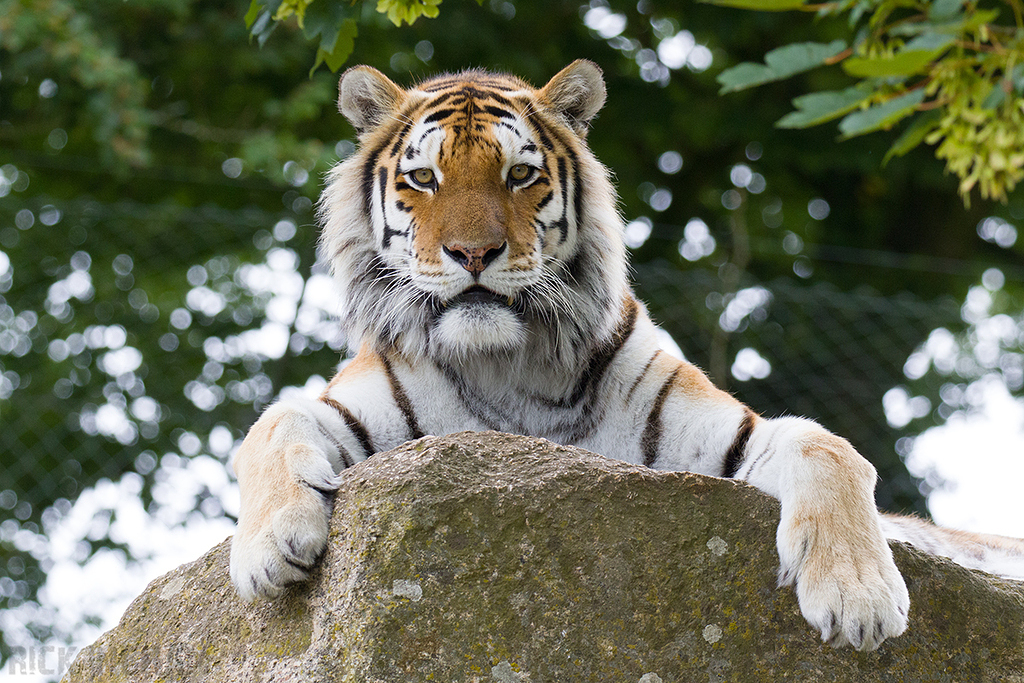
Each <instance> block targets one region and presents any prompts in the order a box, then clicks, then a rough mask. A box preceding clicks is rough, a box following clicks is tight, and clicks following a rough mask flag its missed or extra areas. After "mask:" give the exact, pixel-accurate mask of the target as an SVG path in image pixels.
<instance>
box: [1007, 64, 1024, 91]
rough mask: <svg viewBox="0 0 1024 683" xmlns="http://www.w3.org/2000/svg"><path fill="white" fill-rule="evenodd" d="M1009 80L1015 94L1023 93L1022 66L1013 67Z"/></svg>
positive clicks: (1023, 78)
mask: <svg viewBox="0 0 1024 683" xmlns="http://www.w3.org/2000/svg"><path fill="white" fill-rule="evenodd" d="M1010 80H1011V81H1012V82H1013V87H1014V89H1015V90H1016V91H1017V92H1019V93H1024V64H1018V65H1017V66H1015V67H1013V73H1011V74H1010Z"/></svg>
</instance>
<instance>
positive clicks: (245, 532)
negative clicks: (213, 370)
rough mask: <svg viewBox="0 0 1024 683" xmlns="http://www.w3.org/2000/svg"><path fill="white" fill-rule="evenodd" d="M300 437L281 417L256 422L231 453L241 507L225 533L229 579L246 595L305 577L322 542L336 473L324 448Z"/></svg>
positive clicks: (274, 592)
mask: <svg viewBox="0 0 1024 683" xmlns="http://www.w3.org/2000/svg"><path fill="white" fill-rule="evenodd" d="M289 417H290V416H285V417H284V418H283V420H289ZM261 422H262V420H261ZM271 422H273V421H271ZM293 426H294V425H293ZM300 437H301V434H297V433H296V430H294V429H283V428H282V426H281V425H280V421H278V423H274V424H270V425H266V424H263V425H261V424H260V423H259V422H258V423H257V424H256V425H255V426H254V427H253V429H252V431H251V432H250V433H249V435H248V436H247V437H246V440H245V442H244V443H243V444H242V446H241V448H239V451H238V454H237V455H236V456H235V470H236V473H237V474H238V481H239V485H240V489H241V495H242V510H241V514H240V515H239V519H238V530H237V531H236V533H235V536H234V538H232V540H231V561H230V564H231V581H232V582H233V583H234V584H235V588H236V590H237V591H238V594H239V595H240V596H241V597H242V598H243V599H245V600H252V599H254V598H256V597H261V598H274V597H277V596H278V595H279V594H280V593H281V591H282V590H283V589H284V587H285V586H287V585H288V584H291V583H295V582H298V581H302V580H304V579H305V578H307V577H308V576H309V571H310V569H311V568H312V567H313V565H314V564H315V563H316V560H317V558H319V557H320V555H321V553H323V551H324V548H325V547H326V545H327V533H328V525H329V523H330V516H331V508H332V499H333V493H334V491H335V490H336V489H337V488H338V485H339V484H340V477H339V476H338V475H335V474H334V471H333V469H332V467H331V464H330V462H329V460H328V458H327V456H326V454H325V453H324V452H323V450H322V449H321V448H320V447H319V446H318V445H310V444H308V443H302V442H301V439H300ZM281 438H283V439H284V442H285V443H287V442H288V441H290V440H292V439H294V440H296V441H299V443H295V442H292V443H291V445H283V444H282V443H281V442H280V441H279V439H281ZM314 441H315V440H314Z"/></svg>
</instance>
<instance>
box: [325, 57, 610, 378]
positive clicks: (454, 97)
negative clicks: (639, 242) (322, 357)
mask: <svg viewBox="0 0 1024 683" xmlns="http://www.w3.org/2000/svg"><path fill="white" fill-rule="evenodd" d="M340 91H341V94H340V98H339V108H340V110H341V111H342V113H343V114H344V115H345V116H346V117H348V119H349V120H350V121H351V122H352V124H353V125H354V126H355V128H356V129H357V131H358V132H359V135H360V143H361V144H360V149H359V151H358V152H357V153H356V154H355V155H353V157H351V158H350V159H348V160H346V161H345V162H343V163H342V164H340V165H339V166H337V167H336V169H335V170H334V171H333V172H332V174H331V177H330V179H329V184H328V188H327V190H326V192H325V194H324V199H323V203H322V205H321V213H322V216H323V217H324V223H325V230H324V246H325V248H326V249H327V251H328V253H327V256H328V258H330V260H331V263H332V268H333V271H334V273H335V276H336V278H337V280H338V281H339V283H340V284H341V289H342V293H343V309H344V310H343V319H344V321H345V324H346V327H347V331H348V334H349V337H350V343H351V341H353V338H354V339H355V340H358V341H361V342H369V343H371V344H374V345H375V346H377V347H381V348H382V349H383V348H387V347H392V348H397V349H398V350H400V351H402V352H403V353H405V354H407V355H411V356H413V357H418V356H420V355H422V354H427V355H430V356H433V357H435V358H439V359H443V358H451V357H459V358H465V357H466V356H473V355H479V354H494V353H498V352H500V353H503V354H505V355H506V356H507V355H508V353H510V352H513V351H516V350H525V349H527V348H531V347H536V346H537V345H538V344H539V345H541V346H542V347H543V349H541V350H542V351H543V352H545V353H548V354H551V353H554V354H556V355H560V354H561V353H562V352H563V351H568V350H570V348H571V347H572V346H573V345H574V344H577V343H578V342H579V341H580V340H582V339H586V338H590V339H593V338H594V337H595V336H597V335H599V334H600V332H601V331H602V330H601V329H595V326H596V327H597V328H600V327H601V326H602V325H605V324H608V323H607V321H608V320H610V318H611V317H614V313H615V311H616V310H617V308H618V306H619V305H620V303H621V299H622V296H624V295H625V291H626V287H627V285H626V279H625V254H624V249H623V247H622V240H621V221H620V219H619V217H618V215H617V214H616V212H615V208H614V205H613V200H612V201H609V199H608V198H609V197H613V193H612V192H611V191H610V187H609V183H608V179H607V172H606V171H605V169H604V167H603V166H601V165H600V163H598V162H597V161H596V160H595V159H594V158H593V156H592V155H591V153H590V151H589V150H588V149H587V147H586V144H585V139H584V137H585V133H586V129H587V125H588V123H589V121H590V120H591V119H592V118H593V116H594V115H595V114H596V113H597V111H598V109H600V107H601V105H602V104H603V102H604V96H605V91H604V84H603V81H602V79H601V75H600V71H599V69H598V68H597V67H596V66H595V65H593V64H591V63H590V62H584V61H580V62H576V63H574V64H572V65H570V66H569V67H567V68H566V69H565V70H563V71H562V72H561V73H560V74H558V75H557V76H555V77H554V78H553V79H552V80H551V81H550V82H549V83H548V84H547V85H546V86H545V87H544V88H541V89H539V90H535V89H533V88H531V87H530V86H529V85H527V84H526V83H525V82H523V81H522V80H520V79H518V78H515V77H511V76H503V75H496V74H493V73H489V72H482V71H468V72H463V73H459V74H454V75H447V76H441V77H437V78H433V79H430V80H428V81H425V82H423V83H420V84H419V85H417V86H415V87H413V88H410V89H408V90H403V89H402V88H399V87H398V86H397V85H395V84H394V83H392V82H391V81H390V80H388V79H387V78H386V77H385V76H384V75H383V74H381V73H380V72H378V71H376V70H374V69H371V68H368V67H355V68H353V69H350V70H349V71H347V72H346V73H345V74H344V75H343V76H342V80H341V88H340ZM609 283H611V284H609ZM584 328H586V329H584ZM562 347H565V348H564V349H562ZM578 350H579V348H578V346H577V347H576V348H575V352H578Z"/></svg>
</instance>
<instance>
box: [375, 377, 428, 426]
mask: <svg viewBox="0 0 1024 683" xmlns="http://www.w3.org/2000/svg"><path fill="white" fill-rule="evenodd" d="M381 362H383V363H384V372H385V373H387V376H388V383H389V384H390V385H391V397H392V398H393V399H394V400H395V405H397V406H398V409H399V410H401V411H402V415H403V416H404V417H405V424H406V426H408V428H409V434H410V436H409V438H410V439H418V438H420V437H421V436H423V432H422V431H420V425H419V422H418V421H417V420H416V413H414V412H413V409H412V402H411V401H410V400H409V396H408V395H407V394H406V393H405V389H403V388H402V383H401V382H399V381H398V377H397V376H396V375H395V371H394V369H393V368H392V367H391V363H390V362H388V359H387V358H381Z"/></svg>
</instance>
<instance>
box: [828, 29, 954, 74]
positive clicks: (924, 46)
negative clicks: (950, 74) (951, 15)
mask: <svg viewBox="0 0 1024 683" xmlns="http://www.w3.org/2000/svg"><path fill="white" fill-rule="evenodd" d="M955 40H956V36H953V35H949V34H941V33H925V34H923V35H920V36H918V37H916V38H914V39H913V40H911V41H910V42H909V43H907V44H906V45H904V46H903V49H902V50H900V51H899V52H897V53H896V54H894V55H892V56H887V57H851V58H849V59H847V60H844V61H843V70H844V71H846V73H848V74H850V75H851V76H857V77H858V78H879V77H888V76H909V75H911V74H915V73H919V72H921V71H924V70H925V67H927V66H928V65H929V64H931V63H932V62H933V61H934V60H935V59H936V58H937V57H938V56H939V55H941V54H942V53H943V52H945V51H946V50H947V49H948V48H949V46H950V45H952V44H953V43H954V41H955Z"/></svg>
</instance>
